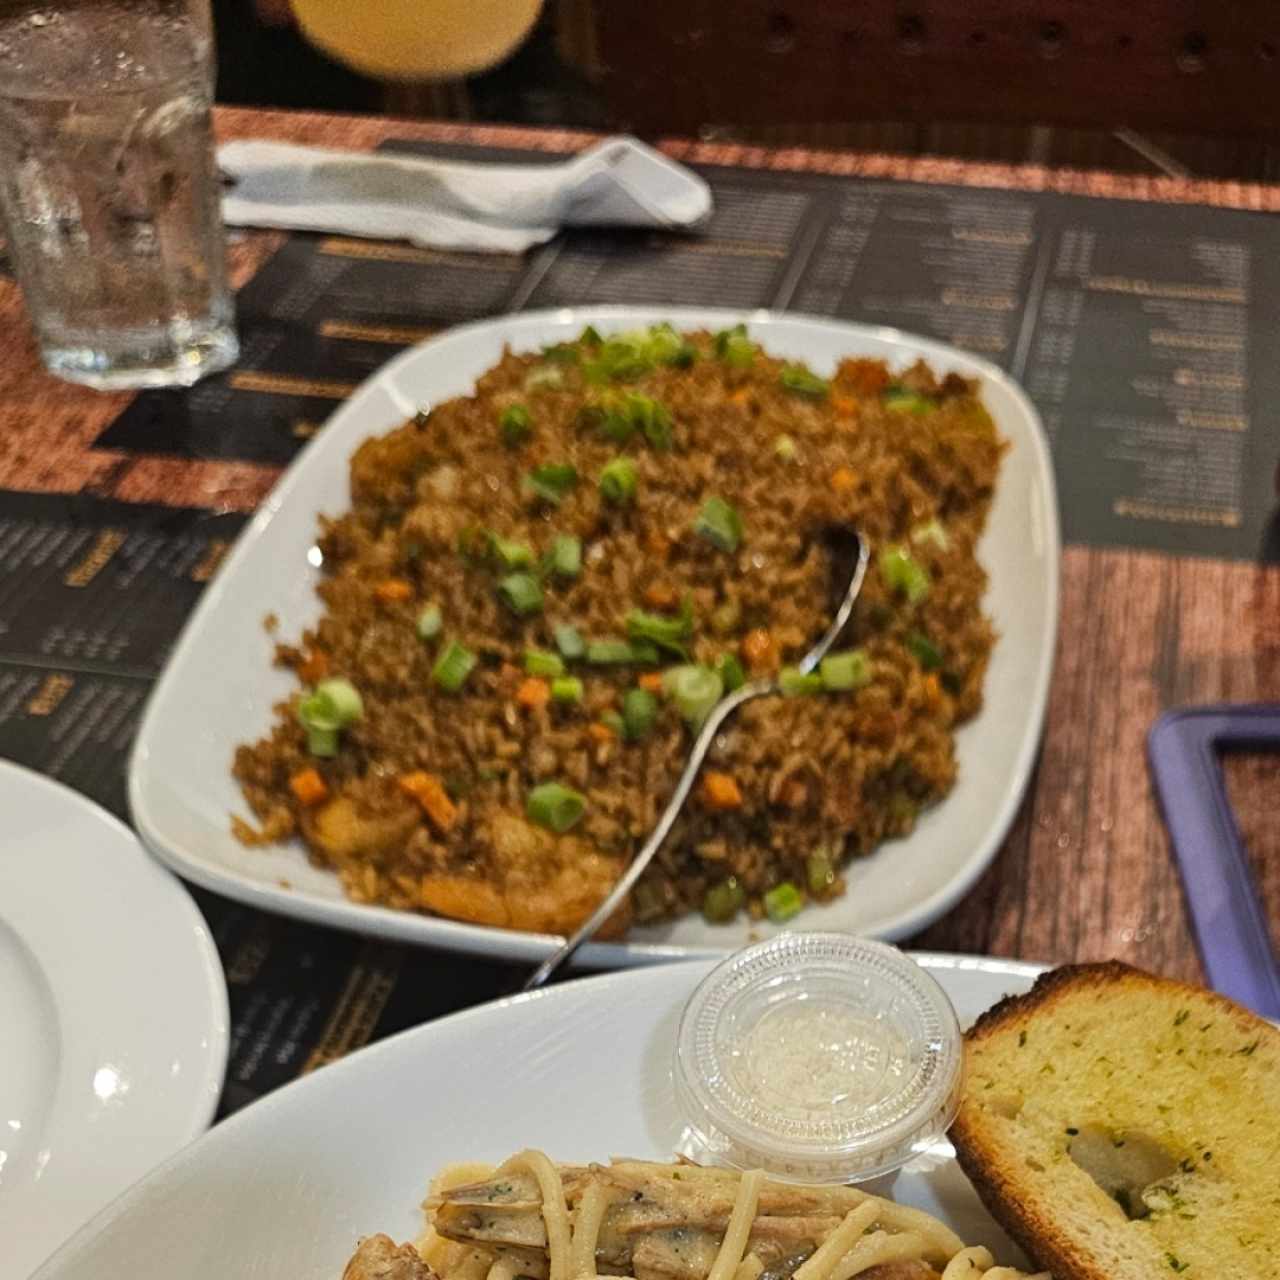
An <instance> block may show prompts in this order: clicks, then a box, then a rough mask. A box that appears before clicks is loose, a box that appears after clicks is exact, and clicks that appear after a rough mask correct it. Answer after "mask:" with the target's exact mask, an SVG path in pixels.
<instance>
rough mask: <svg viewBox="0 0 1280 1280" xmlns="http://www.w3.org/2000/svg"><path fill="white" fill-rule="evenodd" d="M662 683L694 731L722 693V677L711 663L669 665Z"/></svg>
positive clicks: (698, 727)
mask: <svg viewBox="0 0 1280 1280" xmlns="http://www.w3.org/2000/svg"><path fill="white" fill-rule="evenodd" d="M662 687H663V689H664V691H665V692H666V693H667V694H669V695H670V697H671V700H672V701H673V702H674V703H675V704H676V706H677V707H678V708H679V710H680V714H681V715H682V716H683V717H684V720H685V723H686V724H688V726H689V727H690V728H691V729H692V730H693V731H694V732H695V733H696V732H697V731H698V730H699V729H700V728H701V727H702V722H703V721H704V720H705V719H706V718H707V716H708V715H709V714H710V713H711V709H712V707H714V706H715V705H716V703H717V702H719V701H720V698H721V696H722V695H723V694H724V681H723V680H722V679H721V677H720V676H719V674H718V673H716V672H715V671H712V670H711V668H710V667H695V666H683V667H672V668H671V670H670V671H667V672H666V673H665V674H664V675H663V677H662Z"/></svg>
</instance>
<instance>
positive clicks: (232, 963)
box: [0, 492, 520, 1115]
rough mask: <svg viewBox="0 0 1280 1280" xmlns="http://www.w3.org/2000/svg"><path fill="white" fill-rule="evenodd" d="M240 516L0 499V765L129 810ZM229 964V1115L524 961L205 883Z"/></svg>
mask: <svg viewBox="0 0 1280 1280" xmlns="http://www.w3.org/2000/svg"><path fill="white" fill-rule="evenodd" d="M243 524H244V518H243V517H242V516H227V515H223V516H219V515H212V514H210V513H209V512H207V511H195V510H183V509H179V508H172V507H160V506H141V505H130V504H127V503H122V502H111V501H105V500H102V499H98V498H92V497H63V496H59V495H51V494H26V493H12V492H4V493H2V494H0V758H2V759H8V760H14V761H17V762H18V763H19V764H24V765H26V766H27V767H29V768H32V769H35V770H37V771H39V772H40V773H43V774H46V775H48V776H49V777H52V778H56V779H58V780H59V781H61V782H65V783H66V784H67V785H68V786H71V787H73V788H75V789H76V790H77V791H80V792H82V793H83V794H85V795H87V796H88V797H89V798H90V799H92V800H95V801H97V802H98V803H99V804H101V805H102V806H103V807H104V808H106V809H108V810H110V811H111V812H112V813H115V814H116V815H117V816H118V817H121V818H125V819H126V820H127V818H128V801H127V797H126V794H125V778H126V769H127V762H128V758H129V752H130V749H131V747H132V744H133V738H134V735H135V733H136V732H137V728H138V723H139V720H140V719H141V716H142V712H143V708H144V706H145V703H146V699H147V695H148V694H149V693H150V691H151V687H152V684H153V682H154V679H155V677H156V676H157V675H158V673H159V671H160V669H161V667H162V666H163V664H164V660H165V657H166V655H167V654H168V652H169V650H170V648H171V647H172V645H173V643H174V641H175V640H176V639H177V636H178V633H179V631H180V630H181V628H182V625H183V623H184V622H185V621H186V619H187V616H188V615H189V613H190V612H191V610H192V609H193V608H194V607H195V604H196V602H197V600H198V599H199V597H200V593H201V592H202V591H203V589H204V586H205V584H206V583H207V582H208V580H209V578H210V577H211V576H212V574H213V572H214V570H215V569H216V567H217V565H218V564H219V563H220V561H221V559H222V556H223V554H224V552H225V551H226V549H227V548H228V547H229V546H230V544H231V542H232V541H233V540H234V538H235V536H236V534H237V533H238V532H239V530H240V528H241V527H242V526H243ZM195 897H196V900H197V902H198V903H199V905H200V909H201V911H202V912H203V913H204V915H205V918H206V919H207V920H208V922H209V927H210V931H211V932H212V934H213V936H214V938H215V940H216V942H217V945H218V949H219V953H220V955H221V957H222V962H223V966H224V968H225V969H226V973H227V985H228V990H229V993H230V998H231V1015H232V1019H231V1020H232V1035H231V1054H230V1061H229V1064H228V1068H227V1083H226V1088H225V1090H224V1093H223V1097H222V1102H221V1107H220V1112H221V1114H224V1115H225V1114H227V1113H228V1112H230V1111H233V1110H235V1109H236V1108H238V1107H240V1106H243V1105H244V1104H245V1103H247V1102H251V1101H252V1100H253V1099H254V1098H256V1097H259V1096H261V1095H262V1094H263V1093H266V1092H268V1091H269V1090H271V1089H274V1088H276V1087H277V1086H278V1085H281V1084H283V1083H285V1082H286V1081H288V1080H291V1079H293V1078H294V1077H295V1076H297V1075H299V1074H301V1073H303V1072H305V1071H309V1070H311V1069H313V1068H314V1067H317V1066H321V1065H323V1064H324V1063H326V1062H330V1061H333V1060H334V1059H336V1058H339V1057H341V1056H342V1055H343V1054H345V1053H347V1052H349V1051H350V1050H352V1049H356V1048H359V1047H360V1046H361V1045H363V1044H366V1043H367V1042H368V1041H370V1040H372V1039H377V1038H380V1037H382V1036H385V1035H389V1034H391V1033H392V1032H394V1031H400V1030H403V1029H404V1028H406V1027H410V1026H414V1025H416V1024H417V1023H419V1022H422V1021H425V1020H426V1019H428V1018H432V1017H436V1016H438V1015H439V1014H441V1013H447V1012H452V1011H453V1010H454V1009H458V1008H462V1007H464V1006H466V1005H470V1004H475V1003H478V1002H480V1001H482V1000H487V999H489V998H491V997H492V996H496V995H502V994H504V993H506V992H508V991H510V990H512V989H513V988H514V987H515V986H517V985H518V976H519V973H520V970H518V969H515V968H511V967H509V966H506V965H501V964H493V963H485V962H483V961H477V960H471V959H469V958H465V957H442V956H439V955H437V954H436V953H433V952H427V951H417V950H411V949H406V948H401V947H392V946H385V945H380V944H376V943H372V942H369V941H367V940H365V939H361V938H358V937H355V936H353V935H348V934H343V933H337V932H334V931H333V930H330V929H321V928H316V927H314V926H309V925H304V924H299V923H296V922H293V921H288V920H283V919H279V918H277V917H273V916H268V915H264V914H262V913H261V912H258V911H254V910H252V909H250V908H247V907H242V906H240V905H239V904H237V903H234V902H230V901H228V900H227V899H225V898H221V897H219V896H218V895H216V894H211V893H206V892H203V891H200V890H196V891H195Z"/></svg>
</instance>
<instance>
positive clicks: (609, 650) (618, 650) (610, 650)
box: [587, 640, 636, 667]
mask: <svg viewBox="0 0 1280 1280" xmlns="http://www.w3.org/2000/svg"><path fill="white" fill-rule="evenodd" d="M635 656H636V655H635V650H634V649H633V648H632V647H631V645H630V643H629V642H628V641H626V640H591V641H589V642H588V643H587V661H588V662H591V663H594V664H595V665H596V666H600V667H604V666H616V665H618V664H620V663H625V662H634V661H635Z"/></svg>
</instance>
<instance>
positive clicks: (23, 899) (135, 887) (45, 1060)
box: [0, 762, 228, 1280]
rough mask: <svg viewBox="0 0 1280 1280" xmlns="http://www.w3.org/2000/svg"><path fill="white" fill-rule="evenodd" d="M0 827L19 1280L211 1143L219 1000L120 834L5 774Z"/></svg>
mask: <svg viewBox="0 0 1280 1280" xmlns="http://www.w3.org/2000/svg"><path fill="white" fill-rule="evenodd" d="M0 814H3V815H4V838H3V841H0V1280H24V1277H26V1276H27V1275H28V1274H30V1272H31V1270H32V1269H33V1268H34V1267H35V1266H36V1264H37V1263H39V1262H41V1261H42V1260H43V1259H44V1258H46V1257H48V1255H49V1254H50V1253H52V1252H53V1250H54V1249H55V1248H57V1246H58V1245H60V1244H61V1243H62V1242H63V1241H64V1240H66V1239H67V1237H68V1236H70V1235H71V1233H72V1232H73V1231H75V1229H76V1228H77V1227H79V1226H81V1225H82V1224H83V1223H85V1222H87V1221H88V1219H89V1218H90V1217H92V1216H93V1215H94V1214H95V1213H97V1212H98V1210H99V1209H101V1208H102V1207H103V1206H104V1205H106V1204H108V1203H109V1202H110V1201H111V1200H113V1199H114V1198H115V1197H116V1196H117V1195H119V1194H120V1192H122V1191H123V1190H124V1189H125V1188H126V1187H128V1186H130V1185H132V1184H133V1183H134V1182H136V1181H137V1179H138V1178H140V1177H141V1176H142V1175H143V1174H144V1173H147V1172H148V1171H149V1170H151V1169H153V1168H154V1167H155V1166H156V1165H157V1164H159V1163H160V1162H161V1161H163V1160H166V1159H168V1158H169V1156H171V1155H173V1153H174V1152H175V1151H177V1150H178V1149H179V1148H181V1147H183V1146H185V1145H186V1143H188V1142H189V1141H190V1140H191V1139H192V1138H194V1137H195V1136H196V1135H197V1134H199V1133H202V1132H203V1131H204V1129H205V1128H206V1127H207V1126H208V1124H209V1120H210V1118H211V1117H212V1116H213V1110H214V1107H215V1106H216V1104H217V1101H218V1094H219V1092H220V1091H221V1089H222V1073H223V1070H224V1068H225V1067H226V1061H227V1027H228V1017H227V989H226V985H225V983H224V981H223V977H222V966H221V965H220V964H219V962H218V953H217V951H216V949H215V948H214V945H213V942H212V940H211V939H210V937H209V932H208V929H207V928H206V927H205V923H204V920H203V919H202V918H201V916H200V913H199V912H198V911H197V910H196V907H195V904H194V903H193V902H192V901H191V899H190V898H189V897H188V896H187V893H186V891H185V890H184V889H183V888H182V886H181V885H180V884H179V883H178V881H177V880H176V879H174V877H173V876H171V875H169V874H168V872H166V871H164V870H163V869H162V868H160V867H158V866H157V865H156V864H155V862H154V861H153V860H152V859H151V858H149V857H147V855H146V852H145V850H143V849H142V847H141V846H140V845H139V844H138V841H137V840H136V838H135V837H134V835H133V833H132V832H131V831H130V830H129V829H128V828H127V827H125V826H124V825H123V824H122V823H120V822H117V821H116V819H115V818H113V817H112V816H111V815H110V814H109V813H106V812H104V811H103V810H102V809H99V808H98V807H97V806H96V805H94V804H91V803H90V802H89V801H88V800H86V799H85V798H84V797H83V796H81V795H78V794H77V793H76V792H74V791H71V790H69V789H68V788H66V787H64V786H62V785H60V784H59V783H56V782H52V781H50V780H49V779H48V778H44V777H41V776H40V775H39V774H36V773H31V772H29V771H28V770H26V769H20V768H18V767H17V766H16V765H12V764H7V763H3V762H0Z"/></svg>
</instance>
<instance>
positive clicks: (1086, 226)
mask: <svg viewBox="0 0 1280 1280" xmlns="http://www.w3.org/2000/svg"><path fill="white" fill-rule="evenodd" d="M1207 212H1208V211H1205V210H1201V209H1193V208H1185V207H1173V206H1156V207H1152V206H1149V205H1140V204H1134V203H1129V202H1119V201H1117V202H1107V201H1082V200H1065V199H1060V200H1058V201H1057V202H1056V203H1055V206H1054V213H1055V215H1056V219H1055V221H1056V225H1055V226H1054V228H1053V234H1052V235H1050V236H1047V237H1046V238H1045V239H1044V241H1043V243H1042V245H1041V249H1040V265H1039V269H1038V275H1039V278H1040V280H1041V282H1042V283H1041V285H1040V287H1039V290H1038V296H1037V297H1035V298H1033V300H1032V301H1033V304H1034V306H1033V308H1030V309H1029V314H1030V315H1031V316H1032V319H1033V324H1032V327H1031V329H1030V331H1029V336H1028V342H1027V344H1026V348H1025V350H1024V352H1023V353H1022V356H1021V358H1020V360H1019V361H1018V362H1017V363H1015V367H1014V372H1015V373H1016V374H1017V375H1018V376H1020V377H1021V378H1022V379H1023V380H1024V381H1025V383H1026V386H1027V389H1028V390H1029V392H1030V393H1031V395H1032V397H1033V398H1034V399H1035V401H1036V403H1037V405H1038V406H1039V408H1040V411H1041V413H1042V414H1043V415H1044V420H1045V427H1046V429H1047V431H1048V433H1049V436H1050V439H1051V440H1052V442H1053V448H1054V455H1055V458H1056V460H1057V466H1058V478H1059V484H1060V487H1061V491H1062V509H1063V520H1064V525H1065V527H1066V530H1067V533H1068V536H1070V537H1073V538H1075V539H1076V540H1079V541H1100V542H1111V543H1120V544H1136V545H1140V546H1146V547H1153V548H1155V549H1160V550H1168V551H1177V552H1183V553H1185V552H1187V551H1196V552H1201V553H1207V554H1211V555H1219V556H1227V557H1240V558H1249V557H1252V556H1258V555H1269V554H1270V552H1269V551H1268V549H1267V548H1265V546H1264V536H1265V529H1266V527H1267V524H1268V520H1269V517H1270V514H1271V512H1272V509H1273V508H1274V506H1275V498H1274V491H1273V488H1272V476H1273V473H1274V470H1275V466H1276V462H1277V460H1278V459H1280V440H1278V437H1277V433H1276V429H1275V413H1276V411H1275V409H1274V407H1273V406H1275V405H1276V404H1277V397H1278V396H1280V323H1278V321H1277V316H1278V315H1280V313H1278V312H1277V309H1276V305H1275V300H1276V298H1277V297H1278V296H1280V260H1278V259H1277V252H1276V251H1277V249H1280V241H1278V240H1277V236H1276V230H1275V228H1274V226H1273V224H1272V223H1271V222H1270V221H1268V220H1266V219H1265V218H1264V217H1262V216H1254V215H1248V214H1236V215H1227V216H1226V217H1223V216H1222V215H1221V214H1215V215H1213V216H1211V217H1209V218H1206V213H1207Z"/></svg>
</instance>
